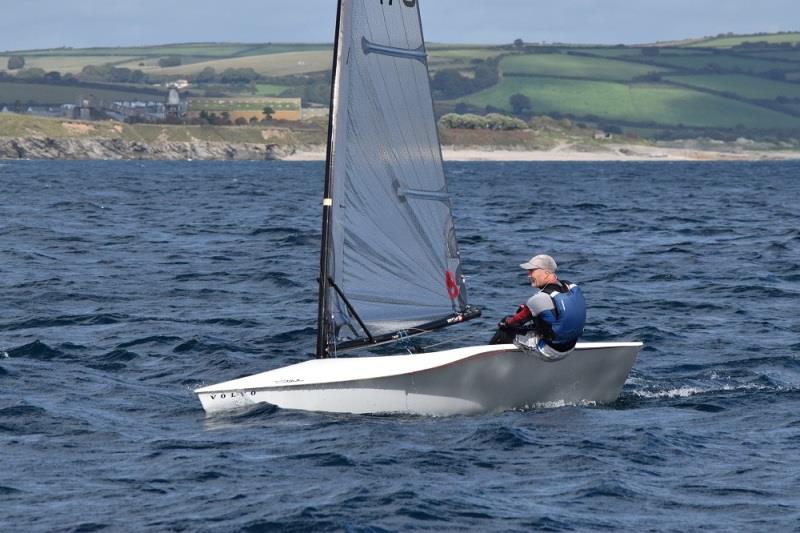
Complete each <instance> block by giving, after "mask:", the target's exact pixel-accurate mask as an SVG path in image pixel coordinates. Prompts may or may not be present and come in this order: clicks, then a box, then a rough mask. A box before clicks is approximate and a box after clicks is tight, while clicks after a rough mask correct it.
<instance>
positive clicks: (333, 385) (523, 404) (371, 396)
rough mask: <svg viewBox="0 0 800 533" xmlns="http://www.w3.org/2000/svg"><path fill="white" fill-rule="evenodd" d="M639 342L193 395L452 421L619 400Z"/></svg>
mask: <svg viewBox="0 0 800 533" xmlns="http://www.w3.org/2000/svg"><path fill="white" fill-rule="evenodd" d="M641 347H642V343H640V342H617V343H578V345H577V347H576V348H575V350H574V351H573V352H572V353H571V354H570V355H569V356H567V357H566V358H565V359H562V360H560V361H546V360H544V359H542V358H541V357H539V356H537V355H534V354H531V353H526V352H522V351H520V350H519V349H517V348H516V347H515V346H514V345H513V344H503V345H494V346H471V347H468V348H459V349H456V350H448V351H444V352H432V353H422V354H411V355H395V356H387V357H359V358H338V359H314V360H310V361H306V362H303V363H299V364H296V365H291V366H287V367H283V368H278V369H276V370H271V371H269V372H263V373H261V374H255V375H253V376H248V377H245V378H241V379H235V380H232V381H227V382H225V383H219V384H217V385H211V386H208V387H202V388H199V389H197V390H195V393H196V394H197V396H198V398H199V399H200V402H201V403H202V404H203V409H205V410H206V412H208V413H216V412H221V411H227V410H231V409H238V408H241V407H245V406H249V405H253V404H257V403H261V402H266V403H270V404H273V405H276V406H278V407H282V408H285V409H302V410H306V411H321V412H332V413H360V414H366V413H407V414H420V415H455V414H472V413H483V412H492V411H502V410H507V409H515V408H527V407H534V406H538V405H543V404H553V403H567V404H580V403H609V402H613V401H614V400H616V398H617V397H618V396H619V393H620V390H621V389H622V385H623V384H624V383H625V379H626V378H627V376H628V372H629V371H630V369H631V367H633V363H634V361H635V360H636V355H637V354H638V353H639V349H640V348H641Z"/></svg>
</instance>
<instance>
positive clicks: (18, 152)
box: [0, 137, 295, 161]
mask: <svg viewBox="0 0 800 533" xmlns="http://www.w3.org/2000/svg"><path fill="white" fill-rule="evenodd" d="M294 152H295V148H294V147H293V146H284V145H278V144H256V143H228V142H213V141H191V142H171V141H155V142H150V143H148V142H142V141H126V140H124V139H120V138H110V139H106V138H100V139H53V138H50V137H22V138H20V137H17V138H0V159H67V160H84V159H86V160H92V159H117V160H126V159H131V160H164V161H180V160H187V159H197V160H262V161H263V160H277V159H283V158H285V157H288V156H291V155H292V154H294Z"/></svg>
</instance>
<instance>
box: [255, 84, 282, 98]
mask: <svg viewBox="0 0 800 533" xmlns="http://www.w3.org/2000/svg"><path fill="white" fill-rule="evenodd" d="M288 88H289V86H288V85H272V84H268V83H259V84H258V85H256V96H280V95H281V93H282V92H283V91H285V90H286V89H288Z"/></svg>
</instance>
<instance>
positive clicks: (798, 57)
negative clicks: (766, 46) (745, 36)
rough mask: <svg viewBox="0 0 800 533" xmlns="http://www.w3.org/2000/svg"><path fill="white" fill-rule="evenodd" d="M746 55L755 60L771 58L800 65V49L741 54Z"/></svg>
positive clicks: (757, 51)
mask: <svg viewBox="0 0 800 533" xmlns="http://www.w3.org/2000/svg"><path fill="white" fill-rule="evenodd" d="M741 53H746V54H747V55H748V56H750V57H754V58H759V59H760V58H771V59H781V60H783V61H791V62H794V63H800V48H793V49H791V50H769V51H765V50H753V51H749V52H741Z"/></svg>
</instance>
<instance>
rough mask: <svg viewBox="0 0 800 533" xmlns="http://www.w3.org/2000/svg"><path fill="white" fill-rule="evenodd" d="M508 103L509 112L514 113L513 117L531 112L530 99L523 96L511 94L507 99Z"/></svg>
mask: <svg viewBox="0 0 800 533" xmlns="http://www.w3.org/2000/svg"><path fill="white" fill-rule="evenodd" d="M508 103H509V104H511V110H512V111H514V114H515V115H523V114H526V113H530V112H531V107H532V104H531V99H530V98H528V97H527V96H525V95H524V94H519V93H517V94H512V95H511V97H510V98H509V99H508Z"/></svg>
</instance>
